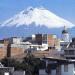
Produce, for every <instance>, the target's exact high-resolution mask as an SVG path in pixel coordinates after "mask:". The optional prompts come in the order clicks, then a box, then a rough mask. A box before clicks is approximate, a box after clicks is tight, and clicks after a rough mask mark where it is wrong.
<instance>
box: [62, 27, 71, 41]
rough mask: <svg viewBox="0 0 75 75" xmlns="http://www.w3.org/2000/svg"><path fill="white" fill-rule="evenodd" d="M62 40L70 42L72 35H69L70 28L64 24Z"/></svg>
mask: <svg viewBox="0 0 75 75" xmlns="http://www.w3.org/2000/svg"><path fill="white" fill-rule="evenodd" d="M62 40H63V41H64V42H70V35H69V33H68V30H67V28H66V27H65V26H64V29H63V30H62Z"/></svg>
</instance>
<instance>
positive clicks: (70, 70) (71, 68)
mask: <svg viewBox="0 0 75 75" xmlns="http://www.w3.org/2000/svg"><path fill="white" fill-rule="evenodd" d="M61 75H74V64H68V72H64V65H62V66H61Z"/></svg>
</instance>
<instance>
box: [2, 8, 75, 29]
mask: <svg viewBox="0 0 75 75" xmlns="http://www.w3.org/2000/svg"><path fill="white" fill-rule="evenodd" d="M32 23H35V25H40V26H42V25H44V26H46V27H48V28H59V27H63V26H66V27H68V28H71V27H74V26H75V25H74V24H72V23H71V22H69V21H67V20H65V19H63V18H61V17H59V16H57V15H55V14H54V13H52V12H50V11H49V10H46V9H45V8H32V7H29V8H28V9H27V11H25V10H23V11H21V12H20V13H19V14H17V15H15V16H13V17H12V18H10V19H8V20H6V21H5V22H3V24H2V25H1V26H13V25H16V26H21V25H31V24H32Z"/></svg>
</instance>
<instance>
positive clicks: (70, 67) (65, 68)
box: [39, 58, 75, 75]
mask: <svg viewBox="0 0 75 75" xmlns="http://www.w3.org/2000/svg"><path fill="white" fill-rule="evenodd" d="M45 61H46V65H47V68H48V69H47V68H46V69H40V70H39V75H75V65H74V63H75V62H73V61H69V60H66V59H58V58H57V59H56V58H46V59H45ZM48 71H49V72H48Z"/></svg>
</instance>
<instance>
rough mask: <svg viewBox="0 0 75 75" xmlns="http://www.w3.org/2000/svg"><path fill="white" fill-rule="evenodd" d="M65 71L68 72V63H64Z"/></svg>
mask: <svg viewBox="0 0 75 75" xmlns="http://www.w3.org/2000/svg"><path fill="white" fill-rule="evenodd" d="M64 72H68V64H64Z"/></svg>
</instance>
